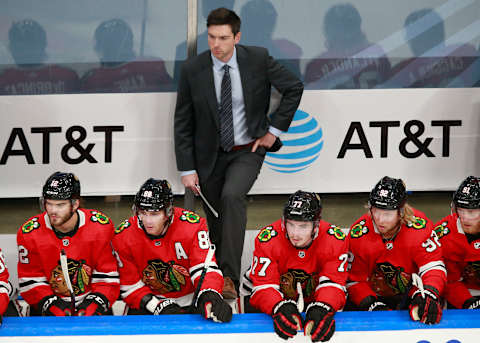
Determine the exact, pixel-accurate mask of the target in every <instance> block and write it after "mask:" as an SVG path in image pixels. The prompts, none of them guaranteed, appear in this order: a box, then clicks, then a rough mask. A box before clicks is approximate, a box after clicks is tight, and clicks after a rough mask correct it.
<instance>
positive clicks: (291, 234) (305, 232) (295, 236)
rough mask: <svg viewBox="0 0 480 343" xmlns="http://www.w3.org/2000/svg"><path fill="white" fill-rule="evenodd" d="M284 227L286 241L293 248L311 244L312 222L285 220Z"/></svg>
mask: <svg viewBox="0 0 480 343" xmlns="http://www.w3.org/2000/svg"><path fill="white" fill-rule="evenodd" d="M285 227H286V229H287V233H288V239H289V240H290V243H292V245H293V246H294V247H295V248H304V247H306V246H308V245H309V244H310V243H311V242H312V240H313V237H312V231H313V222H305V221H299V220H291V219H287V220H286V222H285Z"/></svg>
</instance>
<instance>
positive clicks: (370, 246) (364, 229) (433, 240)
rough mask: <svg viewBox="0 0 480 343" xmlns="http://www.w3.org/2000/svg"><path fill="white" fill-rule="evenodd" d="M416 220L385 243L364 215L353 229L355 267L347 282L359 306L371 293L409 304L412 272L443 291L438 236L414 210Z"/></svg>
mask: <svg viewBox="0 0 480 343" xmlns="http://www.w3.org/2000/svg"><path fill="white" fill-rule="evenodd" d="M414 216H415V222H413V223H409V225H402V227H401V228H400V231H399V232H398V233H397V235H396V237H395V238H394V239H393V240H391V241H386V242H384V241H383V239H382V236H381V235H380V233H379V232H378V230H377V228H376V227H375V224H374V223H373V221H372V217H371V215H370V213H366V214H364V215H363V216H362V217H360V219H358V220H357V221H356V222H355V223H354V224H353V225H352V227H351V229H350V233H349V235H350V252H351V254H352V256H351V258H353V260H352V268H351V270H350V274H349V282H348V283H347V288H348V296H349V299H351V300H352V301H353V303H355V304H356V305H359V304H360V302H361V301H362V300H363V299H365V298H366V297H367V296H369V295H372V296H378V297H381V299H382V300H383V301H385V302H386V303H387V304H388V305H389V306H390V307H392V308H394V309H399V307H402V308H403V307H405V306H406V301H407V299H408V298H407V296H408V295H409V294H410V293H413V289H411V279H412V273H417V274H418V275H419V276H420V277H421V278H422V281H423V284H424V286H426V285H430V286H433V287H435V288H436V289H437V290H438V291H439V292H440V294H442V292H443V289H444V286H445V281H446V270H445V265H444V263H443V261H442V253H441V248H440V247H439V244H438V238H437V236H436V235H435V232H434V231H433V230H432V228H433V226H432V223H431V221H430V220H429V219H428V218H427V217H426V216H425V214H424V213H423V212H421V211H418V210H415V209H414Z"/></svg>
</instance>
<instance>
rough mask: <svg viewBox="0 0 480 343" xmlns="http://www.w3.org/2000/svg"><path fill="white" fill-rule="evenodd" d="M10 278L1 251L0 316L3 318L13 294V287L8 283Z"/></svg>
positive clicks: (0, 251)
mask: <svg viewBox="0 0 480 343" xmlns="http://www.w3.org/2000/svg"><path fill="white" fill-rule="evenodd" d="M8 277H9V274H8V269H7V265H6V263H5V258H4V256H3V253H2V250H1V249H0V316H3V314H4V313H5V311H6V309H7V306H8V302H9V301H10V294H11V293H12V285H11V284H10V282H9V281H8Z"/></svg>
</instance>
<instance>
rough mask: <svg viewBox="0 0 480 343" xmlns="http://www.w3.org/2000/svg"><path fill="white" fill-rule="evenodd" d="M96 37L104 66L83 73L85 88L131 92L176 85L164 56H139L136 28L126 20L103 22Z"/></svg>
mask: <svg viewBox="0 0 480 343" xmlns="http://www.w3.org/2000/svg"><path fill="white" fill-rule="evenodd" d="M94 39H95V47H94V49H95V52H96V53H97V55H98V56H99V59H100V67H99V68H94V69H92V70H90V71H88V72H87V73H86V74H85V75H84V76H83V77H82V86H81V87H82V91H84V92H88V93H104V92H121V93H129V92H155V91H168V90H172V89H173V82H172V78H171V77H170V75H169V74H168V73H167V70H166V69H165V63H164V62H163V61H162V60H160V59H158V58H146V57H141V58H139V57H136V55H135V52H134V50H133V32H132V29H131V28H130V26H129V25H128V24H127V23H126V22H125V21H124V20H122V19H118V18H115V19H110V20H106V21H104V22H102V23H101V24H100V25H98V27H97V29H96V30H95V34H94Z"/></svg>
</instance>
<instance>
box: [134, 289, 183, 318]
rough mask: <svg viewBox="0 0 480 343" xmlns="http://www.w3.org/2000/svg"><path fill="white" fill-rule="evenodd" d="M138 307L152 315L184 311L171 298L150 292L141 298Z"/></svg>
mask: <svg viewBox="0 0 480 343" xmlns="http://www.w3.org/2000/svg"><path fill="white" fill-rule="evenodd" d="M140 308H141V309H143V310H145V311H147V312H149V313H151V314H154V315H159V314H180V313H184V311H183V310H182V308H181V307H180V306H178V305H177V303H176V302H175V301H173V300H172V299H167V298H159V297H156V296H155V295H153V294H151V293H150V294H147V295H145V296H144V297H143V298H142V300H141V301H140Z"/></svg>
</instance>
